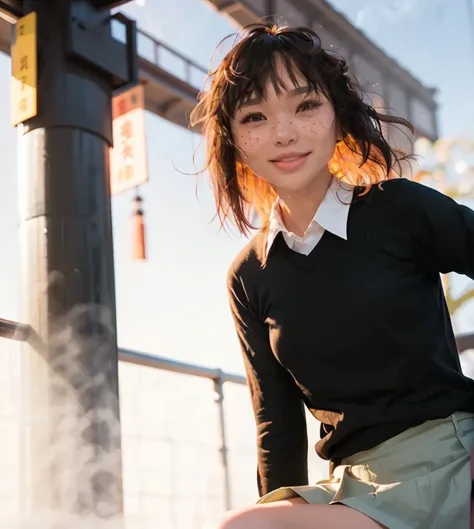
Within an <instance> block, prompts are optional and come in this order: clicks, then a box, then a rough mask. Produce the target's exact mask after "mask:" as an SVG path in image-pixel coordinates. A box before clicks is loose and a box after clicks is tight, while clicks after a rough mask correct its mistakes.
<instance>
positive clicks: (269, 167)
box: [232, 60, 337, 195]
mask: <svg viewBox="0 0 474 529" xmlns="http://www.w3.org/2000/svg"><path fill="white" fill-rule="evenodd" d="M276 66H277V68H279V69H280V71H279V72H278V76H279V78H280V79H281V81H282V86H283V88H282V89H281V90H280V89H278V88H276V87H275V86H274V84H273V83H272V82H270V80H269V81H268V83H267V85H266V87H265V91H264V97H263V98H259V97H258V96H256V94H252V95H251V96H250V98H248V99H247V100H246V101H244V102H243V103H242V104H241V105H240V106H239V107H238V108H237V109H236V112H235V115H234V118H233V120H232V134H233V138H234V142H235V144H236V145H237V147H238V148H239V150H240V160H239V161H240V162H241V163H243V164H244V165H246V166H247V167H248V168H249V169H250V170H251V171H252V172H253V173H254V174H255V175H256V176H258V177H259V178H261V179H263V180H265V181H267V182H268V183H269V184H270V185H272V187H273V188H274V189H275V191H276V192H277V193H278V194H280V195H281V194H282V193H283V194H284V193H285V192H287V193H288V192H292V193H294V192H300V191H303V192H304V191H309V190H310V189H311V188H312V187H313V186H314V184H318V183H319V184H320V180H321V179H324V180H325V181H326V183H329V180H330V173H329V169H328V163H329V160H330V159H331V157H332V155H333V153H334V149H335V146H336V140H337V138H336V136H337V132H336V131H337V127H336V118H335V113H334V108H333V106H332V104H331V102H330V101H328V99H327V98H326V97H325V96H324V95H323V94H322V93H317V92H315V91H312V90H311V89H310V88H309V87H308V83H307V81H306V79H305V78H304V77H303V76H301V75H298V74H297V73H293V75H290V73H289V72H288V71H287V69H286V67H285V65H284V64H283V63H282V61H280V60H277V61H276Z"/></svg>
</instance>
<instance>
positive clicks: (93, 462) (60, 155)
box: [0, 0, 137, 528]
mask: <svg viewBox="0 0 474 529" xmlns="http://www.w3.org/2000/svg"><path fill="white" fill-rule="evenodd" d="M126 1H127V0H123V1H119V2H117V1H115V2H113V1H111V0H5V1H3V2H1V5H0V8H1V9H3V11H4V12H7V13H10V14H11V15H13V16H14V17H17V18H19V19H18V21H17V23H16V25H15V26H14V28H13V40H12V73H13V75H12V78H13V82H14V83H15V87H14V90H13V102H12V104H13V109H12V110H13V115H14V124H15V125H17V126H18V177H19V178H18V185H19V187H18V194H19V201H20V227H19V239H20V244H21V267H22V270H21V278H22V285H21V289H22V309H21V311H22V314H21V320H22V321H23V322H24V323H25V324H29V325H31V327H32V328H33V329H34V330H35V331H36V332H37V333H38V335H39V336H40V337H41V339H42V341H43V342H44V344H45V345H44V346H43V347H39V348H38V347H37V348H32V347H31V346H28V345H26V346H25V348H24V350H23V352H22V363H23V375H24V377H23V381H22V385H23V395H24V410H23V411H24V415H23V417H24V418H25V424H24V431H25V433H26V435H25V443H24V446H23V447H22V449H23V452H22V453H23V454H24V458H23V463H24V468H22V469H20V472H21V474H22V476H24V480H25V482H24V484H23V485H24V489H23V491H22V497H23V499H24V505H23V506H22V511H23V512H27V513H30V514H31V515H32V516H33V517H34V519H35V521H36V519H37V517H38V516H39V515H40V513H43V512H48V513H50V514H49V516H50V519H49V520H50V521H49V523H45V525H42V522H41V519H40V518H38V524H39V525H41V526H42V527H45V528H46V527H48V528H49V527H50V526H51V527H53V526H54V527H56V524H57V523H58V522H60V521H65V520H64V517H68V516H71V515H72V516H78V517H80V518H81V519H84V520H85V519H90V518H95V519H100V520H107V519H109V520H110V519H115V518H119V519H120V517H121V513H122V467H121V465H122V462H121V441H120V418H119V415H120V414H119V395H118V393H119V392H118V357H117V342H116V322H115V291H114V290H115V289H114V264H113V245H112V227H111V207H110V187H109V161H108V160H109V153H108V151H109V146H110V145H111V144H112V116H111V98H112V94H113V92H114V91H115V90H117V89H120V88H123V87H125V86H128V85H130V84H133V83H136V82H137V51H136V27H135V23H134V22H132V21H130V20H129V19H127V18H126V17H124V16H123V15H115V16H114V17H112V16H111V13H110V9H112V8H113V7H117V6H118V5H121V4H124V3H126ZM113 18H116V19H118V21H119V22H120V23H122V24H123V25H124V26H125V28H126V37H127V38H126V42H125V44H124V43H123V42H120V41H118V40H116V39H114V38H113V37H112V34H111V23H112V20H113ZM51 513H52V514H51ZM50 524H51V525H50ZM60 526H61V524H60ZM62 526H64V525H62ZM92 526H93V527H95V525H94V524H93V525H91V527H92ZM101 527H102V526H101Z"/></svg>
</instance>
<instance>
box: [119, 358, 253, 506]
mask: <svg viewBox="0 0 474 529" xmlns="http://www.w3.org/2000/svg"><path fill="white" fill-rule="evenodd" d="M119 360H121V361H122V362H124V363H128V364H134V365H139V366H145V367H151V368H155V369H161V370H162V371H169V372H172V373H179V374H181V375H191V376H194V377H199V378H205V379H208V380H210V381H212V383H213V389H214V400H215V402H216V404H217V407H218V417H219V436H220V446H219V453H220V456H221V464H222V469H223V477H224V482H223V488H224V498H225V502H224V504H225V505H224V506H225V509H226V510H228V509H230V508H231V507H232V500H231V488H230V481H231V479H230V470H229V460H228V447H227V434H226V423H225V410H224V384H225V383H226V382H228V383H233V384H239V385H242V386H245V385H246V380H245V377H243V376H240V375H236V374H232V373H226V372H225V371H222V370H221V369H212V368H208V367H203V366H198V365H195V364H188V363H184V362H177V361H175V360H171V359H169V358H164V357H160V356H155V355H151V354H146V353H141V352H138V351H132V350H130V349H121V348H120V349H119Z"/></svg>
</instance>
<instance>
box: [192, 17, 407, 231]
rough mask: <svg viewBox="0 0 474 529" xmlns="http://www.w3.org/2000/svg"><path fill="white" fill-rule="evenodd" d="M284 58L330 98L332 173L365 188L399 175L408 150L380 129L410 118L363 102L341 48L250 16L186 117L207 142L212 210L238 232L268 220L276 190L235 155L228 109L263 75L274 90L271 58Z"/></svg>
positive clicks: (262, 86) (276, 81)
mask: <svg viewBox="0 0 474 529" xmlns="http://www.w3.org/2000/svg"><path fill="white" fill-rule="evenodd" d="M277 59H280V60H282V61H283V64H284V65H285V66H286V68H287V70H288V73H289V75H290V78H291V80H292V82H293V83H294V84H295V85H297V80H296V74H297V73H298V74H301V75H302V76H303V77H304V78H305V79H306V81H307V84H308V87H309V89H310V90H311V91H314V92H316V93H320V94H323V95H324V96H325V97H326V98H327V99H328V100H329V101H330V102H331V103H332V105H333V107H334V110H335V115H336V120H337V125H338V130H339V131H340V135H341V137H342V141H339V142H338V143H337V145H336V149H335V152H334V155H333V157H332V159H331V160H330V162H329V169H330V171H331V173H332V174H333V175H335V176H336V177H337V178H339V179H341V180H343V181H346V182H348V183H351V184H353V185H356V186H361V187H363V188H364V189H365V191H368V190H369V189H370V187H371V186H372V185H374V184H378V183H381V182H383V181H384V180H387V179H389V178H393V177H396V176H401V162H402V161H404V160H407V159H409V158H411V156H409V155H406V154H404V153H402V152H400V151H395V150H394V149H393V148H392V147H391V146H390V145H389V144H388V142H387V141H386V139H385V138H384V135H383V130H382V124H384V123H392V124H396V125H401V126H403V127H406V128H407V129H409V130H410V131H411V132H413V131H414V130H413V127H412V125H411V124H410V123H409V122H408V121H406V120H404V119H402V118H400V117H396V116H391V115H387V114H381V113H380V112H377V111H376V110H375V109H374V108H373V107H372V106H371V105H369V104H367V103H366V102H364V94H363V92H362V91H361V90H360V88H359V86H358V84H357V82H356V80H355V79H353V78H351V77H350V76H349V74H348V69H347V64H346V61H345V60H344V58H342V57H341V56H339V55H337V54H335V53H332V52H329V51H326V50H324V49H323V48H322V47H321V41H320V39H319V37H318V35H317V34H316V33H315V32H314V31H312V30H311V29H307V28H301V27H295V28H291V27H285V26H283V27H278V26H276V25H274V24H266V23H259V24H251V25H249V26H246V27H245V28H244V29H243V30H242V32H241V33H240V34H239V38H238V40H237V42H236V43H235V44H234V46H233V47H232V49H231V50H230V52H229V53H227V55H226V56H225V58H224V59H223V61H222V62H221V63H220V64H219V66H218V67H217V68H216V69H215V70H214V71H213V72H211V73H210V74H209V77H210V79H211V86H210V89H209V91H203V92H202V93H201V94H200V97H199V102H198V105H197V107H196V108H195V110H194V112H193V114H192V116H191V122H192V125H193V126H196V125H200V126H201V127H202V132H203V134H204V136H205V138H206V142H207V158H206V164H205V167H204V169H203V171H204V170H206V169H207V170H208V171H209V174H210V177H211V182H212V186H213V190H214V197H215V201H216V207H217V215H218V217H219V219H220V221H221V223H222V224H224V223H225V222H226V221H227V220H233V221H234V222H235V224H236V226H237V228H238V230H239V231H240V232H241V233H242V234H247V233H248V232H249V230H251V229H253V228H255V227H256V226H254V225H253V223H252V213H253V211H255V212H256V213H257V214H258V215H259V217H260V223H261V225H263V226H265V224H266V223H267V221H268V217H269V214H270V209H271V206H272V204H273V202H274V200H275V198H276V194H275V191H274V190H273V188H272V187H271V186H270V184H268V183H267V182H266V181H264V180H262V179H261V178H259V177H258V176H256V175H255V174H254V173H253V172H252V171H251V170H250V169H249V168H248V167H246V166H245V165H243V164H242V163H240V162H239V152H238V148H237V146H236V144H235V142H234V138H233V136H232V129H231V123H232V119H233V116H234V114H235V111H236V110H237V109H238V107H239V106H240V105H241V104H242V103H243V102H244V101H245V100H246V99H248V98H249V97H250V95H252V94H257V95H258V96H259V97H265V90H266V86H267V85H268V83H271V84H272V85H273V87H274V88H275V91H276V92H277V94H280V93H282V92H283V91H284V90H286V89H287V87H286V86H284V83H283V81H282V79H281V78H280V77H279V75H278V68H276V67H275V66H276V60H277Z"/></svg>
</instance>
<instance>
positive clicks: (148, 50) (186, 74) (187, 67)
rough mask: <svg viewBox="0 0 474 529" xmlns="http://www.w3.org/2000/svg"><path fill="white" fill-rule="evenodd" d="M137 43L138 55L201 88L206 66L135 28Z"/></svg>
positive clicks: (205, 74)
mask: <svg viewBox="0 0 474 529" xmlns="http://www.w3.org/2000/svg"><path fill="white" fill-rule="evenodd" d="M137 43H138V50H139V55H140V57H142V58H143V59H146V60H147V61H149V62H151V63H152V64H154V65H155V66H158V67H159V68H163V69H166V71H168V72H172V73H173V74H174V75H176V76H177V77H178V78H180V79H181V80H182V81H184V82H186V83H187V84H190V85H191V86H194V87H195V88H198V89H200V88H201V86H202V82H203V79H204V78H205V77H206V76H207V73H208V71H207V70H206V68H204V67H203V66H201V65H200V64H198V63H197V62H195V61H194V60H193V59H191V58H189V57H186V56H185V55H183V54H182V53H180V52H179V51H177V50H175V49H174V48H172V47H171V46H168V45H167V44H164V43H163V42H160V41H159V40H158V39H156V38H155V37H154V36H153V35H151V34H150V33H147V32H146V31H144V30H142V29H138V30H137ZM177 66H178V69H177V68H176V67H177ZM176 70H178V71H176Z"/></svg>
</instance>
